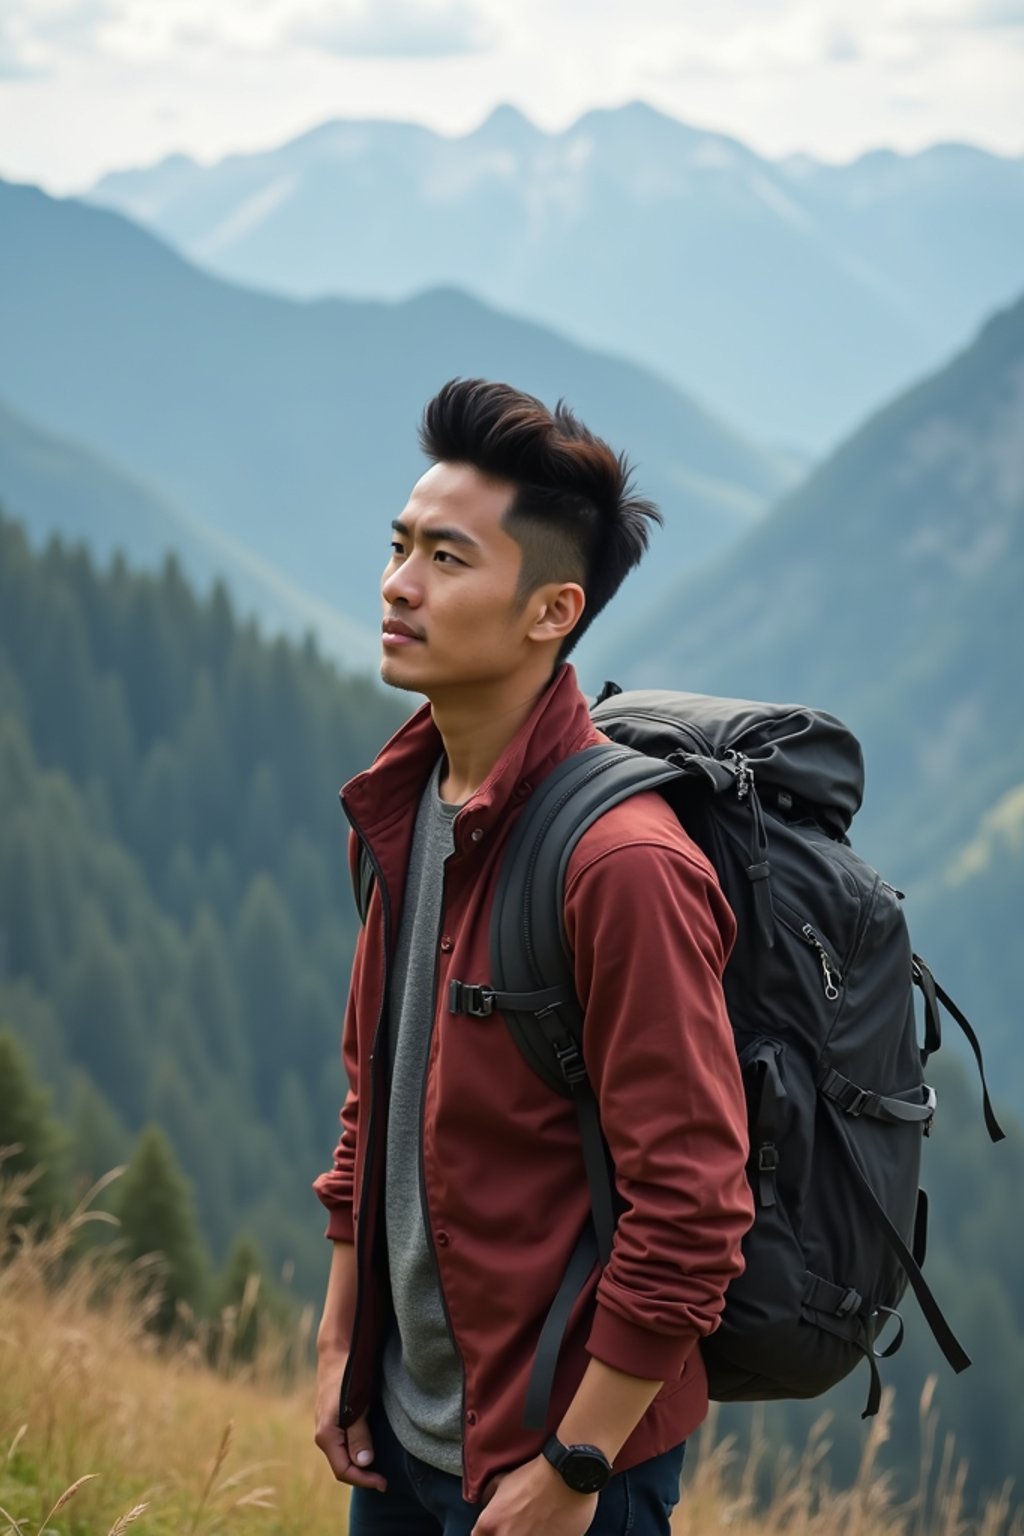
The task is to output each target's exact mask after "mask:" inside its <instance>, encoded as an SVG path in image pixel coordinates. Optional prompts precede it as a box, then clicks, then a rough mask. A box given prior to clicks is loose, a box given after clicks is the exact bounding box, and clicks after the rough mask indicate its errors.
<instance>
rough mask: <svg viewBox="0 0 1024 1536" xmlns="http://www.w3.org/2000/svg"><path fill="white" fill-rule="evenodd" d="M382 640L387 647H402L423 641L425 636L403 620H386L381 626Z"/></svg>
mask: <svg viewBox="0 0 1024 1536" xmlns="http://www.w3.org/2000/svg"><path fill="white" fill-rule="evenodd" d="M381 638H382V640H383V643H384V644H385V645H387V646H400V645H410V644H412V643H413V642H414V641H417V640H423V639H424V636H423V635H422V634H421V633H420V632H419V631H418V630H415V629H413V627H412V625H411V624H406V623H405V622H404V621H403V620H402V619H385V620H384V623H383V624H382V625H381Z"/></svg>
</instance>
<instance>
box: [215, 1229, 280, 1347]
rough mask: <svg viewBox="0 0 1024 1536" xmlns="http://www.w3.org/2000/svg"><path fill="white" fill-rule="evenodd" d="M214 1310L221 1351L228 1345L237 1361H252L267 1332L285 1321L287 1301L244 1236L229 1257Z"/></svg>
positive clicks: (250, 1240) (248, 1239) (256, 1250)
mask: <svg viewBox="0 0 1024 1536" xmlns="http://www.w3.org/2000/svg"><path fill="white" fill-rule="evenodd" d="M214 1310H215V1312H216V1315H217V1317H218V1319H219V1328H218V1333H219V1337H220V1342H221V1348H222V1349H225V1346H226V1348H227V1350H229V1351H230V1354H231V1357H232V1358H233V1359H235V1360H251V1359H252V1358H253V1356H254V1355H255V1354H256V1351H257V1349H258V1348H259V1346H260V1344H261V1343H262V1342H265V1340H266V1338H267V1336H268V1333H270V1332H272V1331H274V1330H275V1329H280V1328H281V1326H282V1324H283V1322H284V1319H285V1315H286V1310H287V1309H286V1306H285V1303H284V1300H283V1298H282V1297H281V1296H280V1295H279V1294H278V1292H277V1291H276V1290H275V1289H274V1287H272V1286H271V1285H270V1283H269V1281H268V1280H267V1276H266V1272H265V1269H264V1265H263V1259H262V1256H261V1254H260V1251H259V1249H258V1248H257V1246H256V1244H255V1243H254V1242H253V1241H252V1239H251V1238H249V1237H246V1236H245V1235H244V1234H243V1235H241V1236H239V1237H237V1238H236V1239H235V1242H234V1245H233V1247H232V1249H231V1252H230V1253H229V1254H228V1258H227V1262H226V1263H225V1265H224V1269H223V1271H222V1273H221V1277H220V1281H219V1283H218V1286H217V1295H216V1304H215V1308H214Z"/></svg>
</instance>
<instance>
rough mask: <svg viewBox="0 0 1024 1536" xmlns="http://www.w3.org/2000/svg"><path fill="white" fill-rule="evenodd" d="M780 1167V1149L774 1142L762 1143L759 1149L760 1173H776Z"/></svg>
mask: <svg viewBox="0 0 1024 1536" xmlns="http://www.w3.org/2000/svg"><path fill="white" fill-rule="evenodd" d="M778 1166H779V1149H778V1147H777V1146H776V1145H775V1143H774V1141H762V1143H761V1145H760V1146H759V1147H758V1149H757V1171H758V1173H775V1172H776V1170H777V1169H778Z"/></svg>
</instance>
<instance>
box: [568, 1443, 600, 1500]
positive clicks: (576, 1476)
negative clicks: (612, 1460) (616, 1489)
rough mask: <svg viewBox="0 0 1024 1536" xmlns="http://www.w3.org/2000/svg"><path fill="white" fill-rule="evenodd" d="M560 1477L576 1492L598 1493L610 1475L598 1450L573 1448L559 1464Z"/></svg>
mask: <svg viewBox="0 0 1024 1536" xmlns="http://www.w3.org/2000/svg"><path fill="white" fill-rule="evenodd" d="M560 1470H561V1473H562V1477H563V1478H564V1480H565V1482H566V1483H568V1485H569V1487H570V1488H572V1489H573V1490H574V1491H575V1492H576V1493H600V1492H601V1489H602V1488H603V1487H604V1486H605V1484H606V1483H607V1481H608V1479H609V1477H610V1476H611V1467H609V1465H608V1463H607V1461H606V1460H605V1458H604V1457H603V1456H602V1455H601V1453H600V1451H589V1450H586V1449H585V1448H583V1447H579V1448H575V1447H574V1448H573V1449H572V1450H571V1451H570V1452H569V1454H568V1456H566V1458H565V1460H564V1461H563V1462H562V1466H561V1469H560Z"/></svg>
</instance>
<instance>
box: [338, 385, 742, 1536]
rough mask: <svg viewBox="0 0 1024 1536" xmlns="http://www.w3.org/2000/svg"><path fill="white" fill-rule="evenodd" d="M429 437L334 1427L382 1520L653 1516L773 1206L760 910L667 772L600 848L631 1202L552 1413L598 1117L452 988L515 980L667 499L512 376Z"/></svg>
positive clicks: (604, 1523) (516, 1527) (587, 1013)
mask: <svg viewBox="0 0 1024 1536" xmlns="http://www.w3.org/2000/svg"><path fill="white" fill-rule="evenodd" d="M421 443H422V446H423V447H424V449H425V451H426V453H427V455H428V457H429V458H430V459H431V460H432V467H431V468H430V469H428V471H427V472H426V473H425V474H424V475H423V477H422V479H420V480H419V482H418V483H417V484H416V486H415V487H414V489H413V491H412V494H411V496H410V498H409V501H408V503H407V505H406V507H405V509H404V510H403V512H402V513H401V515H400V517H399V518H397V519H396V520H395V522H394V523H393V525H392V540H393V542H392V546H391V558H390V560H389V561H388V564H387V566H386V568H385V572H384V577H383V584H382V589H381V591H382V598H383V607H384V620H383V632H382V651H383V655H382V663H381V675H382V677H383V678H384V681H385V682H387V683H389V684H390V685H392V686H393V687H396V688H402V689H407V690H410V691H412V692H416V693H421V694H423V695H425V696H426V699H427V701H428V702H427V704H426V705H424V706H423V707H422V708H421V709H420V710H419V711H418V712H417V713H416V714H415V715H413V717H412V718H411V720H409V721H408V722H407V723H406V725H404V726H403V727H402V729H401V730H400V731H398V733H397V734H396V735H395V736H394V737H393V738H392V740H391V741H390V742H389V743H388V744H387V745H386V746H385V747H384V749H383V751H382V752H381V753H380V755H379V757H378V758H377V760H376V762H375V763H374V764H373V766H372V767H371V768H370V769H369V770H368V771H367V772H365V773H363V774H361V775H359V776H358V777H357V778H355V779H353V780H352V781H351V782H350V783H349V784H348V785H346V787H345V789H344V790H343V792H342V800H343V804H344V806H345V809H346V812H347V813H348V816H349V819H350V821H351V823H352V828H353V837H352V850H351V855H352V859H353V868H355V867H356V860H357V858H358V846H359V843H360V842H362V844H363V845H364V846H365V848H366V849H367V850H368V852H369V855H370V859H371V863H372V866H373V871H374V879H375V885H374V890H373V894H372V896H371V900H370V905H369V909H368V913H367V918H366V923H365V926H364V930H363V933H362V934H361V936H360V940H359V943H358V946H357V950H356V955H355V960H354V963H353V971H352V982H351V989H350V996H349V1003H348V1009H347V1012H346V1019H345V1026H344V1057H345V1064H346V1070H347V1073H348V1080H349V1084H350V1088H349V1093H348V1096H347V1098H346V1101H345V1104H344V1106H343V1109H342V1114H341V1120H342V1131H341V1137H340V1140H339V1142H338V1146H337V1149H336V1151H335V1156H334V1166H333V1169H332V1171H330V1172H329V1173H326V1174H324V1175H323V1176H322V1177H321V1178H320V1179H319V1180H318V1181H317V1186H316V1188H317V1192H318V1194H319V1196H320V1198H321V1200H322V1201H323V1203H324V1205H325V1206H326V1207H327V1208H328V1211H329V1213H330V1215H329V1225H328V1236H329V1237H330V1238H331V1239H332V1240H333V1245H334V1246H333V1258H332V1264H331V1273H330V1279H329V1282H328V1289H327V1297H326V1302H325V1306H324V1313H323V1319H322V1322H321V1326H320V1331H319V1337H318V1347H319V1370H318V1391H317V1430H316V1441H317V1444H318V1445H319V1446H320V1448H321V1450H322V1451H323V1452H324V1454H325V1455H326V1457H327V1459H328V1461H329V1462H330V1465H331V1467H332V1469H333V1471H334V1473H335V1475H336V1477H337V1478H338V1479H339V1480H340V1481H341V1482H344V1483H348V1484H349V1485H351V1487H352V1489H353V1493H352V1496H351V1504H350V1525H349V1529H350V1532H352V1533H356V1536H383V1533H389V1536H441V1533H443V1536H462V1533H466V1532H469V1531H473V1532H474V1533H476V1536H580V1533H582V1532H584V1531H587V1530H589V1531H592V1532H594V1533H606V1532H607V1533H611V1532H613V1531H614V1532H623V1531H626V1530H627V1529H628V1530H630V1531H633V1532H634V1533H636V1536H654V1533H655V1532H659V1533H660V1532H666V1531H668V1529H669V1515H670V1513H671V1509H672V1506H673V1504H674V1503H675V1501H676V1499H677V1497H678V1488H679V1473H680V1467H681V1463H682V1454H683V1442H684V1441H685V1438H686V1436H687V1435H688V1434H689V1433H690V1432H691V1431H692V1430H693V1429H694V1428H695V1427H696V1426H697V1424H698V1423H699V1422H700V1420H701V1419H702V1418H703V1416H704V1414H705V1413H706V1410H707V1385H706V1378H705V1375H704V1370H703V1367H702V1364H701V1360H700V1354H699V1351H698V1349H697V1341H698V1339H699V1337H700V1336H701V1335H703V1334H706V1333H708V1332H710V1330H711V1329H713V1328H714V1326H715V1324H716V1321H717V1319H718V1316H719V1314H720V1311H721V1307H722V1298H723V1293H724V1291H725V1288H726V1286H727V1284H728V1282H729V1280H730V1279H731V1278H732V1277H733V1276H734V1275H735V1274H737V1273H738V1272H739V1270H740V1268H741V1267H742V1260H741V1258H740V1242H741V1239H742V1236H743V1233H744V1232H745V1230H746V1228H747V1226H748V1225H749V1223H750V1220H751V1215H752V1208H751V1201H750V1194H749V1189H748V1186H747V1182H746V1178H745V1174H744V1166H745V1161H746V1156H747V1144H746V1117H745V1112H744V1105H743V1092H742V1087H741V1083H740V1077H739V1070H738V1065H737V1062H736V1057H735V1051H734V1047H733V1043H732V1035H731V1032H730V1028H729V1024H728V1020H727V1017H726V1013H725V1007H724V1002H723V997H722V988H721V975H722V970H723V967H724V965H725V961H726V959H727V957H728V953H729V949H730V946H731V943H732V938H733V933H734V925H733V919H732V914H731V913H730V912H729V910H728V908H727V906H726V904H725V901H724V898H723V897H722V894H721V891H720V889H719V887H718V884H717V881H716V879H715V876H714V873H713V871H712V870H711V868H710V866H709V864H708V863H707V861H706V860H705V858H704V857H703V855H702V854H701V853H700V852H699V850H697V848H696V847H695V846H694V845H693V844H692V843H691V842H690V840H689V839H688V838H687V836H686V835H685V833H684V832H683V831H682V829H681V828H680V826H679V824H678V822H677V821H676V819H675V817H674V816H673V815H672V813H671V811H670V810H669V808H668V807H667V806H666V805H665V803H664V802H663V801H662V800H661V798H660V797H659V796H658V795H656V794H644V795H638V796H636V797H634V798H633V799H632V800H629V801H627V802H625V803H623V804H622V805H620V806H618V807H616V808H614V809H612V810H610V811H609V812H607V813H606V814H605V815H604V816H602V817H601V818H599V820H598V821H597V822H596V823H595V824H594V826H592V827H591V828H590V829H589V830H588V831H587V832H586V833H585V834H584V835H583V837H582V838H581V840H580V842H579V844H578V846H577V848H576V849H575V850H574V853H573V856H572V859H571V860H570V864H569V868H568V872H567V879H566V897H565V925H566V932H567V936H568V939H569V941H570V944H571V947H572V952H573V956H574V965H575V973H576V986H577V992H578V995H579V998H580V1001H581V1003H582V1005H583V1009H584V1035H583V1052H584V1056H585V1059H586V1064H587V1069H588V1074H589V1077H590V1080H591V1082H592V1084H593V1086H594V1089H595V1092H596V1094H597V1098H598V1102H599V1105H600V1111H601V1121H602V1128H603V1131H604V1134H605V1137H606V1140H607V1143H608V1147H609V1151H610V1154H611V1157H612V1159H613V1162H614V1167H615V1177H616V1186H617V1192H618V1194H619V1196H620V1203H621V1213H620V1215H619V1217H618V1221H617V1226H616V1232H615V1242H614V1246H613V1250H612V1254H611V1257H610V1260H609V1262H608V1264H607V1265H606V1266H605V1268H604V1269H603V1271H599V1270H598V1269H597V1268H596V1267H595V1272H594V1273H593V1274H592V1275H591V1277H590V1279H589V1282H588V1284H587V1285H586V1287H585V1289H584V1292H583V1294H582V1298H581V1300H580V1301H579V1303H578V1304H577V1306H576V1308H575V1309H574V1312H573V1315H572V1318H571V1319H570V1325H569V1328H568V1331H567V1334H566V1338H565V1341H564V1344H563V1346H562V1349H561V1352H560V1355H559V1361H558V1369H557V1372H556V1375H555V1383H554V1390H553V1394H552V1399H551V1405H550V1410H549V1423H548V1426H547V1429H546V1430H545V1431H544V1432H542V1433H539V1434H538V1433H536V1432H531V1431H529V1430H527V1429H525V1428H524V1426H523V1410H524V1400H525V1393H526V1384H527V1380H528V1378H529V1373H530V1367H531V1364H532V1361H533V1356H534V1352H535V1349H536V1344H537V1338H538V1334H539V1331H540V1328H541V1325H542V1323H543V1321H544V1318H545V1315H546V1312H547V1309H548V1307H549V1306H550V1303H551V1301H552V1298H553V1297H554V1295H555V1292H556V1291H557V1289H558V1286H559V1283H560V1281H561V1279H562V1275H563V1272H564V1270H565V1268H566V1265H567V1262H568V1259H569V1256H570V1255H571V1253H572V1251H573V1248H574V1246H575V1244H576V1241H577V1239H578V1237H579V1235H580V1233H581V1231H582V1229H583V1227H584V1225H585V1223H586V1222H587V1221H588V1219H589V1195H588V1189H587V1183H586V1178H585V1174H584V1167H583V1161H582V1155H581V1149H580V1142H579V1134H578V1130H577V1124H576V1118H575V1115H574V1112H573V1108H572V1105H571V1103H570V1101H569V1100H568V1099H562V1098H561V1097H559V1096H558V1095H557V1094H555V1093H553V1092H552V1091H551V1089H550V1088H548V1087H547V1086H546V1085H545V1084H544V1083H543V1081H542V1080H541V1078H540V1077H539V1076H538V1075H537V1074H536V1073H534V1072H533V1070H532V1069H531V1068H530V1067H529V1065H528V1064H527V1063H526V1061H525V1060H524V1058H523V1057H522V1055H521V1054H520V1052H519V1050H518V1049H517V1046H516V1044H515V1042H514V1040H513V1038H512V1035H511V1033H510V1031H509V1029H508V1028H507V1027H506V1025H505V1022H504V1021H503V1019H502V1018H501V1016H500V1015H498V1014H492V1015H491V1016H489V1017H487V1018H485V1019H477V1018H470V1017H466V1016H463V1015H456V1014H452V1013H450V1012H449V1011H448V992H449V987H448V983H449V981H450V980H451V979H453V978H457V979H459V980H461V981H464V982H486V981H488V980H489V964H488V937H489V936H488V923H489V913H490V907H491V902H492V899H493V893H494V888H495V882H496V880H497V877H498V873H499V870H500V866H501V859H502V852H503V848H504V846H505V843H506V840H507V836H508V832H509V829H510V826H511V825H512V823H513V822H514V820H515V817H516V814H517V812H518V811H519V810H520V809H521V807H522V805H523V803H524V801H525V800H526V799H527V797H528V796H529V793H530V791H531V789H533V788H534V787H535V786H536V785H537V784H538V783H539V782H541V780H542V779H543V778H544V777H545V776H546V775H547V774H548V773H550V772H551V770H552V769H553V768H554V767H555V766H557V764H558V763H559V762H561V761H562V760H563V759H564V758H566V757H567V756H569V755H570V754H572V753H574V752H577V751H579V750H580V749H581V748H583V747H586V746H589V745H592V744H593V743H594V742H596V741H599V740H601V739H602V738H601V737H600V735H599V733H598V732H597V731H596V730H595V728H594V727H593V725H592V723H591V721H590V718H589V714H588V711H587V706H586V701H585V700H584V698H583V696H582V694H581V693H580V691H579V689H578V687H577V684H576V679H575V673H574V671H573V669H572V667H571V666H570V665H568V664H567V663H566V662H565V657H566V655H567V654H568V653H569V651H570V649H571V647H572V645H573V644H574V643H575V642H576V641H577V640H578V639H579V637H580V635H581V634H582V633H583V631H584V630H585V628H586V627H587V625H588V624H589V623H590V621H591V620H592V619H593V618H594V617H595V615H596V614H597V613H598V612H599V611H600V610H601V608H602V607H604V605H605V604H606V603H607V602H608V600H609V598H611V597H612V596H613V594H614V592H615V591H616V589H617V588H618V586H619V584H620V583H621V581H622V579H623V577H624V576H625V575H626V573H627V571H628V570H629V569H630V568H631V567H632V566H633V565H635V564H636V563H637V561H638V560H639V559H640V557H641V555H642V554H643V552H644V549H645V547H646V543H647V531H648V526H649V523H650V522H651V521H652V520H653V519H656V518H657V516H658V514H657V512H656V511H655V509H654V507H653V506H652V505H651V504H650V503H649V502H646V501H644V500H642V499H640V498H638V497H636V496H634V495H632V494H631V492H630V486H629V473H628V468H627V465H626V463H625V461H624V460H623V459H619V458H616V456H615V455H614V454H613V453H612V451H611V450H610V449H609V448H608V446H607V444H605V443H603V442H602V441H601V440H600V439H598V438H596V437H595V436H594V435H593V434H592V433H590V432H588V431H587V430H586V428H585V427H583V426H582V425H581V424H580V423H579V422H578V421H577V420H576V418H575V417H574V416H573V415H572V414H571V412H569V411H568V410H567V409H565V408H564V407H559V408H558V409H557V410H556V411H555V412H554V413H551V412H549V411H548V410H547V409H546V408H545V407H544V406H543V405H541V403H540V402H539V401H537V400H535V399H533V398H532V397H530V396H528V395H523V394H521V393H519V392H518V391H516V390H513V389H511V388H509V387H508V386H507V385H503V384H492V383H487V382H484V381H481V380H469V381H466V380H462V381H460V380H455V381H453V382H451V383H449V384H447V385H446V386H445V387H444V388H443V389H442V390H441V391H440V393H439V394H438V395H437V396H436V397H435V399H433V400H432V401H431V402H430V403H429V404H428V406H427V408H426V411H425V414H424V420H423V426H422V429H421ZM552 1432H553V1437H552ZM566 1448H568V1450H567V1449H566Z"/></svg>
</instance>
